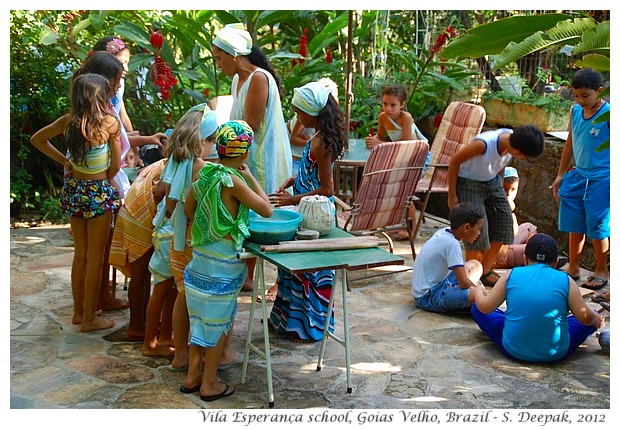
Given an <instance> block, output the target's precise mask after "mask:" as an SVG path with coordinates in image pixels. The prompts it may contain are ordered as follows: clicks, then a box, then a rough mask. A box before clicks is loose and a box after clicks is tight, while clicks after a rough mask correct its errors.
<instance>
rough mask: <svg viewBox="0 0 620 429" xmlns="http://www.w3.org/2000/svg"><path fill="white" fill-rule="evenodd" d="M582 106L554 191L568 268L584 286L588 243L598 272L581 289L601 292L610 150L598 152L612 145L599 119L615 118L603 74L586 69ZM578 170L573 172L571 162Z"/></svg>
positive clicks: (578, 76)
mask: <svg viewBox="0 0 620 429" xmlns="http://www.w3.org/2000/svg"><path fill="white" fill-rule="evenodd" d="M571 85H572V87H573V94H574V95H575V102H576V104H575V105H574V106H573V110H572V112H571V120H570V126H569V132H568V138H567V139H566V143H565V144H564V148H563V149H562V157H561V159H560V165H559V166H558V172H557V177H556V179H555V180H554V182H553V184H552V185H551V186H550V187H549V188H550V189H551V190H552V192H553V196H554V198H555V199H556V200H559V202H560V211H559V215H558V218H559V220H558V229H559V230H560V231H562V232H568V257H569V262H568V268H567V269H566V272H567V273H568V274H569V275H570V276H571V277H572V278H573V279H575V280H579V262H580V260H581V253H582V251H583V246H584V244H585V240H586V237H588V238H589V239H590V240H592V249H593V250H594V259H595V262H596V265H595V268H594V271H593V273H592V275H591V276H589V277H588V278H587V279H586V281H585V282H584V283H583V284H582V285H581V287H584V288H587V289H591V290H599V289H602V288H603V287H604V286H605V285H607V283H608V282H609V269H608V268H607V263H608V259H609V237H610V226H609V224H610V199H609V198H610V150H609V149H604V150H601V151H597V148H598V147H599V146H600V145H601V144H602V143H603V142H605V141H609V138H610V137H609V136H610V128H609V121H608V120H607V121H602V122H598V121H597V118H599V117H600V116H601V115H604V114H606V113H608V112H609V109H610V107H609V103H608V102H606V101H605V100H603V99H602V98H599V96H600V94H601V93H602V92H603V89H604V87H603V81H602V77H601V75H600V73H598V72H596V71H595V70H593V69H583V70H579V71H578V72H577V73H575V76H574V78H573V81H572V83H571ZM573 159H574V162H575V167H574V168H570V169H569V166H570V164H571V162H572V161H573Z"/></svg>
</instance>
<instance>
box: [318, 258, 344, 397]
mask: <svg viewBox="0 0 620 429" xmlns="http://www.w3.org/2000/svg"><path fill="white" fill-rule="evenodd" d="M338 280H340V285H341V290H342V321H343V328H344V340H343V339H341V338H340V337H338V336H337V335H335V334H333V333H331V332H329V320H330V318H331V316H332V312H333V304H334V297H335V295H336V290H337V287H335V288H333V290H332V294H331V297H330V299H329V308H328V310H327V318H326V319H325V320H326V323H325V328H324V329H323V339H322V340H321V347H320V349H319V361H318V363H317V367H316V370H317V371H320V370H321V365H322V363H323V354H324V353H325V343H326V342H327V337H331V338H333V339H334V340H336V342H338V343H339V344H340V345H341V346H343V347H344V353H345V365H346V367H347V393H351V392H352V391H353V385H352V383H351V352H350V349H349V308H348V305H347V270H346V269H339V270H336V283H338Z"/></svg>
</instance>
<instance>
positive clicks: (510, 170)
mask: <svg viewBox="0 0 620 429" xmlns="http://www.w3.org/2000/svg"><path fill="white" fill-rule="evenodd" d="M508 177H516V178H517V179H518V178H519V173H517V169H516V168H514V167H506V168H504V179H507V178H508Z"/></svg>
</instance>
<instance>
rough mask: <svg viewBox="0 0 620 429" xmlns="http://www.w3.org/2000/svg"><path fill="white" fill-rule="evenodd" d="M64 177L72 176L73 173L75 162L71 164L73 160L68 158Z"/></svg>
mask: <svg viewBox="0 0 620 429" xmlns="http://www.w3.org/2000/svg"><path fill="white" fill-rule="evenodd" d="M63 170H64V177H71V176H72V175H73V164H71V160H70V159H69V158H67V160H66V161H65V163H64V164H63Z"/></svg>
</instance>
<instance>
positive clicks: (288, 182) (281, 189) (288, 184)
mask: <svg viewBox="0 0 620 429" xmlns="http://www.w3.org/2000/svg"><path fill="white" fill-rule="evenodd" d="M294 184H295V176H291V177H289V178H288V179H286V181H285V182H284V183H283V184H282V186H280V187H279V188H278V192H284V190H285V189H286V188H290V187H291V186H293V185H294Z"/></svg>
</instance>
